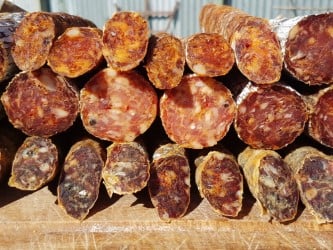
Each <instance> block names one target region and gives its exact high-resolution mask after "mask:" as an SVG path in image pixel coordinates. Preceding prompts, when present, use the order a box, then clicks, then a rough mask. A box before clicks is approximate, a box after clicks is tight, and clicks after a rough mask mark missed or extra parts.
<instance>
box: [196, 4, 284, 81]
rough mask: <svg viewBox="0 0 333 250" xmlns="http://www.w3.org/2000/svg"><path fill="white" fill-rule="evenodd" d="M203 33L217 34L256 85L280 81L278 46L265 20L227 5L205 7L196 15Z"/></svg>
mask: <svg viewBox="0 0 333 250" xmlns="http://www.w3.org/2000/svg"><path fill="white" fill-rule="evenodd" d="M199 22H200V27H201V28H202V31H203V32H207V33H220V34H222V35H223V37H224V39H226V40H227V41H228V42H229V44H230V46H231V48H232V49H233V51H234V55H235V59H236V64H237V66H238V68H239V70H240V71H241V72H242V73H243V74H244V75H245V76H246V77H247V78H248V79H249V80H250V81H253V82H255V83H257V84H271V83H275V82H277V81H279V79H280V77H281V70H282V65H283V56H282V53H281V47H280V43H279V40H278V38H277V36H276V34H275V33H274V32H273V30H272V29H271V26H270V24H269V22H268V20H266V19H263V18H259V17H254V16H251V15H249V14H247V13H245V12H243V11H241V10H239V9H236V8H234V7H231V6H227V5H217V4H206V5H204V6H203V7H202V9H201V12H200V16H199Z"/></svg>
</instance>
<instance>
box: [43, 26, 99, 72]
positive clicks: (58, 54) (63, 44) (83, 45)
mask: <svg viewBox="0 0 333 250" xmlns="http://www.w3.org/2000/svg"><path fill="white" fill-rule="evenodd" d="M103 59H104V58H103V55H102V31H101V30H100V29H98V28H93V27H71V28H67V29H66V30H65V31H64V33H63V34H62V35H61V36H59V37H58V38H57V39H56V40H55V41H54V43H53V46H52V47H51V49H50V53H49V55H48V57H47V64H48V65H49V66H50V68H51V69H52V70H53V71H54V72H55V73H57V74H59V75H62V76H66V77H70V78H75V77H78V76H81V75H83V74H85V73H87V72H90V71H91V70H93V69H95V68H97V67H98V66H99V65H101V63H102V62H103Z"/></svg>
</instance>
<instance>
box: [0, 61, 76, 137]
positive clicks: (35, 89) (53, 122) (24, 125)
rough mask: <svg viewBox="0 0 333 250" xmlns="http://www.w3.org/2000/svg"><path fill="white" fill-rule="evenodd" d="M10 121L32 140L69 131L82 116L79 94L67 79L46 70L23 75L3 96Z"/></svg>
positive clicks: (15, 79)
mask: <svg viewBox="0 0 333 250" xmlns="http://www.w3.org/2000/svg"><path fill="white" fill-rule="evenodd" d="M1 101H2V104H3V106H4V109H5V111H6V114H7V116H8V119H9V121H10V122H11V123H12V124H13V125H14V127H15V128H17V129H20V130H21V131H23V132H24V133H25V134H27V135H30V136H33V135H35V136H42V137H49V136H52V135H55V134H57V133H59V132H62V131H65V130H66V129H68V128H69V127H70V126H71V125H72V124H73V122H74V121H75V119H76V117H77V115H78V112H79V94H78V92H77V90H76V89H75V88H74V86H73V85H71V84H70V83H69V82H68V81H67V80H66V79H65V78H63V77H61V76H59V75H57V74H55V73H54V72H53V71H52V70H51V69H49V68H46V67H43V68H40V69H38V70H36V71H32V72H24V71H23V72H20V73H18V74H17V75H16V76H15V77H14V78H13V79H12V80H11V82H10V83H9V85H8V86H7V88H6V91H5V92H4V93H3V94H2V96H1Z"/></svg>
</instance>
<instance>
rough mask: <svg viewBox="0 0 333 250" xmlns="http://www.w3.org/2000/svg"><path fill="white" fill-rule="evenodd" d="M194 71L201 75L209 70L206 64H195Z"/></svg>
mask: <svg viewBox="0 0 333 250" xmlns="http://www.w3.org/2000/svg"><path fill="white" fill-rule="evenodd" d="M193 71H194V72H196V73H197V74H200V75H204V74H206V72H207V71H206V68H205V66H204V65H202V64H195V65H193Z"/></svg>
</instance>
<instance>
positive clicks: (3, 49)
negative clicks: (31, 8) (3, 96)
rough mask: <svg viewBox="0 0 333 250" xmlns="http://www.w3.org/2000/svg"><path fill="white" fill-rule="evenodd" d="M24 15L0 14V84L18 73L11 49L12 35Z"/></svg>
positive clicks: (21, 13) (20, 13) (19, 13)
mask: <svg viewBox="0 0 333 250" xmlns="http://www.w3.org/2000/svg"><path fill="white" fill-rule="evenodd" d="M24 15H25V13H24V12H18V13H0V82H3V81H5V80H8V79H10V78H11V77H13V76H14V75H15V74H16V73H17V72H18V68H17V66H16V64H15V63H14V61H13V57H12V54H11V48H12V44H13V33H14V32H15V29H16V27H17V26H18V25H19V23H20V22H21V20H22V18H23V17H24Z"/></svg>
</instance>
